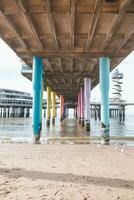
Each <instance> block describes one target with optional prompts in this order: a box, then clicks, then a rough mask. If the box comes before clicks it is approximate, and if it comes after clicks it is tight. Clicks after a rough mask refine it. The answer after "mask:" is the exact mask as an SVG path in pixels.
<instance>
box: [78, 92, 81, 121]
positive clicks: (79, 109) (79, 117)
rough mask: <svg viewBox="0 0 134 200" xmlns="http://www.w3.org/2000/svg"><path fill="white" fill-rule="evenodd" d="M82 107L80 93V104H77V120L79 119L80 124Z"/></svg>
mask: <svg viewBox="0 0 134 200" xmlns="http://www.w3.org/2000/svg"><path fill="white" fill-rule="evenodd" d="M80 113H81V106H80V91H79V92H78V103H77V118H78V119H79V123H80V122H81V120H80V119H81V115H80Z"/></svg>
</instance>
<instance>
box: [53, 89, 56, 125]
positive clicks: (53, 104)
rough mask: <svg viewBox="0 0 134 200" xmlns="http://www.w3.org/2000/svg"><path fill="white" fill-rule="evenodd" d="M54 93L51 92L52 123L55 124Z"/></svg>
mask: <svg viewBox="0 0 134 200" xmlns="http://www.w3.org/2000/svg"><path fill="white" fill-rule="evenodd" d="M55 106H56V93H55V92H52V123H53V124H55V117H56V108H55Z"/></svg>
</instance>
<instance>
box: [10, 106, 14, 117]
mask: <svg viewBox="0 0 134 200" xmlns="http://www.w3.org/2000/svg"><path fill="white" fill-rule="evenodd" d="M9 117H15V107H11V111H10V116H9Z"/></svg>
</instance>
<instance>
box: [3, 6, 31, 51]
mask: <svg viewBox="0 0 134 200" xmlns="http://www.w3.org/2000/svg"><path fill="white" fill-rule="evenodd" d="M0 15H1V16H2V17H3V19H4V20H5V22H6V24H7V25H8V26H9V28H10V29H11V31H13V32H14V34H15V35H16V37H17V38H18V40H19V41H20V42H21V44H22V46H23V48H24V49H26V50H28V46H27V44H26V43H25V41H24V40H23V39H22V38H21V34H20V32H19V30H18V29H17V27H16V26H15V25H14V24H13V22H12V21H11V19H10V17H9V16H7V15H5V14H4V12H3V11H2V9H1V8H0Z"/></svg>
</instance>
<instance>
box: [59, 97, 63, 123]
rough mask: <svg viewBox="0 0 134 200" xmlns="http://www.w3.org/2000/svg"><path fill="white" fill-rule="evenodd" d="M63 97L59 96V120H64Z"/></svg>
mask: <svg viewBox="0 0 134 200" xmlns="http://www.w3.org/2000/svg"><path fill="white" fill-rule="evenodd" d="M63 115H64V97H63V96H62V95H60V120H61V121H62V120H63V119H64V116H63Z"/></svg>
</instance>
